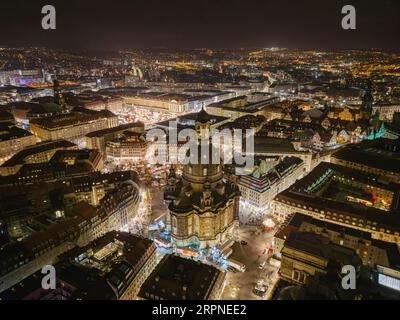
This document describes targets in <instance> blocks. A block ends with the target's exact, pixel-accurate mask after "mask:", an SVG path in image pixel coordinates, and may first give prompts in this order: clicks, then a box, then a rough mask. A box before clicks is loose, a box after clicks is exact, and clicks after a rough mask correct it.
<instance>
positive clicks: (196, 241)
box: [165, 110, 240, 248]
mask: <svg viewBox="0 0 400 320" xmlns="http://www.w3.org/2000/svg"><path fill="white" fill-rule="evenodd" d="M209 130H210V122H209V115H208V114H207V113H206V112H205V111H204V110H202V111H201V112H200V113H199V114H198V118H197V121H196V131H197V133H198V135H199V136H200V135H201V134H205V135H207V133H209ZM197 147H198V155H197V157H198V158H197V159H195V161H192V162H191V163H189V164H186V165H184V166H183V174H182V177H181V179H179V181H178V182H177V183H176V185H175V187H174V188H171V189H170V192H168V191H167V192H166V194H165V196H166V197H167V198H168V199H169V200H170V201H171V202H170V203H169V206H168V213H167V218H166V221H167V226H168V229H169V230H170V232H171V239H172V242H173V243H174V244H175V245H177V246H187V245H197V246H199V247H200V248H204V247H210V246H214V245H216V244H219V243H222V242H224V241H225V239H226V238H227V237H228V235H229V234H230V233H231V232H232V230H233V228H234V227H235V225H236V224H237V222H238V212H239V198H240V193H239V189H238V187H237V186H236V185H235V184H234V183H233V182H228V181H226V180H225V179H224V172H223V167H222V164H221V163H215V164H213V163H212V154H213V152H215V150H213V147H212V145H211V143H210V142H208V143H207V144H206V146H204V145H203V146H201V145H200V144H198V146H197ZM204 150H206V151H204ZM205 153H208V155H209V159H208V161H206V162H207V164H202V162H204V161H202V158H203V156H207V155H206V154H205ZM196 160H197V161H196ZM193 162H196V163H193Z"/></svg>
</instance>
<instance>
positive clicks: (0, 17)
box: [0, 0, 400, 51]
mask: <svg viewBox="0 0 400 320" xmlns="http://www.w3.org/2000/svg"><path fill="white" fill-rule="evenodd" d="M45 4H52V5H54V6H55V7H56V10H57V29H56V30H42V29H41V19H42V17H43V15H42V14H41V8H42V6H43V5H45ZM346 4H352V5H354V6H355V7H356V10H357V30H343V29H342V28H341V19H342V17H343V15H342V14H341V8H342V6H344V5H346ZM0 9H1V10H0V35H1V36H0V39H1V40H0V42H1V43H0V45H2V46H7V47H49V48H57V49H71V50H89V51H90V50H105V51H116V50H124V49H150V48H166V49H168V50H175V49H184V48H187V49H194V48H216V49H220V48H221V49H223V48H225V49H230V48H235V49H238V48H263V47H285V48H288V49H299V50H307V49H320V50H344V49H348V50H350V49H356V50H358V49H371V48H376V49H380V50H389V51H398V50H399V47H400V46H399V45H398V43H397V39H398V33H399V31H400V19H398V16H399V14H400V2H399V1H396V0H383V1H376V0H374V1H360V0H353V1H350V2H349V1H343V0H328V1H316V0H304V1H298V2H294V1H289V0H281V1H279V2H272V1H261V0H249V1H245V2H244V1H239V0H232V1H218V2H217V1H210V0H202V1H190V2H189V1H183V0H171V1H161V0H146V1H144V0H134V1H128V0H116V1H114V2H112V3H111V2H109V1H106V2H105V1H94V0H86V1H78V0H71V1H68V2H66V1H61V0H53V1H43V0H39V1H35V3H32V1H27V0H16V1H13V2H12V3H11V2H10V3H2V4H0Z"/></svg>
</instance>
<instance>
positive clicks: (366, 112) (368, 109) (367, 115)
mask: <svg viewBox="0 0 400 320" xmlns="http://www.w3.org/2000/svg"><path fill="white" fill-rule="evenodd" d="M371 91H372V90H371V82H370V81H369V83H368V88H367V90H366V91H365V94H364V97H363V104H362V115H363V118H364V119H367V120H369V119H371V116H372V105H373V103H374V98H373V96H372V93H371Z"/></svg>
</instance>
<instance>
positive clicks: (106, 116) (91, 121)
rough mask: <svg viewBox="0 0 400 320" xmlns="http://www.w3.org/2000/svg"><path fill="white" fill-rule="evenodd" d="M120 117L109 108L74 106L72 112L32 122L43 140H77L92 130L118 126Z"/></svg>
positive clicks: (34, 129) (31, 126)
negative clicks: (95, 108)
mask: <svg viewBox="0 0 400 320" xmlns="http://www.w3.org/2000/svg"><path fill="white" fill-rule="evenodd" d="M117 125H118V117H117V116H116V115H114V114H113V113H112V112H110V111H108V110H102V111H92V110H86V109H84V108H74V109H73V111H72V112H70V113H66V114H61V115H55V116H51V117H47V118H40V119H34V120H32V121H31V122H30V129H31V131H32V133H33V134H34V135H35V136H37V137H38V138H40V139H41V140H58V139H64V140H68V141H71V140H77V139H80V138H83V137H85V135H87V134H88V133H90V132H93V131H98V130H102V129H108V128H112V127H116V126H117Z"/></svg>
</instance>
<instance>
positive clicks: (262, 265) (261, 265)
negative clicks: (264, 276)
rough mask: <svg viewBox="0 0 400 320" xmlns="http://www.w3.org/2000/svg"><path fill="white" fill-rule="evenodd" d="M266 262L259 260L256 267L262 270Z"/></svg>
mask: <svg viewBox="0 0 400 320" xmlns="http://www.w3.org/2000/svg"><path fill="white" fill-rule="evenodd" d="M266 263H267V261H264V262H261V263H260V264H259V265H258V269H260V270H263V269H264V267H265V264H266Z"/></svg>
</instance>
